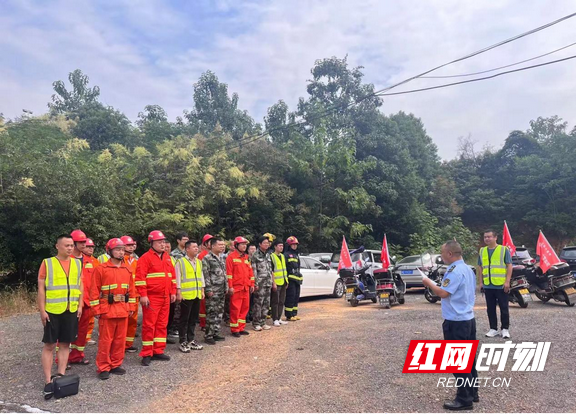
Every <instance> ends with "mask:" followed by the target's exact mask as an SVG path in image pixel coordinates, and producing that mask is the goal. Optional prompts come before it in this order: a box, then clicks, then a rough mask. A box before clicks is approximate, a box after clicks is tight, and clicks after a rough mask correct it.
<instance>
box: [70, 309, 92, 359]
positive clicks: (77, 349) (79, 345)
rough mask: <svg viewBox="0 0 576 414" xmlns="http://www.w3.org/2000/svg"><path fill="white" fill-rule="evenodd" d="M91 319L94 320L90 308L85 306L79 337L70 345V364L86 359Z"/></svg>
mask: <svg viewBox="0 0 576 414" xmlns="http://www.w3.org/2000/svg"><path fill="white" fill-rule="evenodd" d="M90 318H93V316H92V311H91V310H90V306H88V305H86V304H84V306H83V308H82V316H80V320H79V321H78V336H77V337H76V340H75V341H74V342H72V343H71V344H70V356H69V357H68V362H69V363H73V362H80V361H82V360H83V359H84V348H86V342H88V340H87V339H86V336H87V335H88V327H89V325H90Z"/></svg>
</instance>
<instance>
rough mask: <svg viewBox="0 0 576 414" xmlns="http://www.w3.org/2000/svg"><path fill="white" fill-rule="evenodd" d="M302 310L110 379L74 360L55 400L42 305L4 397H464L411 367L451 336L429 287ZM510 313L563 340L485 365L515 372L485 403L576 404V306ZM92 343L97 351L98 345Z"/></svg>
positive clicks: (521, 332)
mask: <svg viewBox="0 0 576 414" xmlns="http://www.w3.org/2000/svg"><path fill="white" fill-rule="evenodd" d="M300 309H301V316H302V320H301V321H298V322H291V323H290V324H288V325H286V326H282V327H279V328H273V329H272V330H270V331H265V332H253V331H250V332H251V335H250V336H247V337H242V338H239V339H236V338H233V337H231V336H229V331H228V329H224V331H225V332H226V336H227V337H226V341H225V342H222V343H219V344H218V345H216V346H208V347H206V348H205V349H204V350H203V351H199V352H192V353H190V354H181V353H180V352H178V350H177V348H176V345H168V350H167V353H168V354H170V355H171V356H172V357H173V359H172V361H170V362H155V363H153V365H152V366H150V367H147V368H146V367H142V366H141V365H140V358H138V356H137V354H128V355H127V358H126V360H125V368H127V370H128V374H127V375H125V376H123V377H119V376H113V377H112V378H111V379H110V380H108V381H100V380H98V379H97V377H96V372H95V367H94V365H93V364H91V365H90V366H82V367H79V366H73V368H72V372H76V373H79V374H80V376H81V392H80V394H79V395H77V396H75V397H71V398H66V399H63V400H50V401H44V400H43V397H42V386H43V384H42V379H41V367H40V348H41V343H40V339H41V337H42V329H41V324H40V320H39V317H38V315H20V316H15V317H10V318H3V319H0V350H1V352H0V366H1V367H2V375H1V376H0V401H3V402H4V403H15V404H21V405H22V404H25V405H28V406H31V407H34V408H39V409H42V410H46V411H52V412H58V411H60V412H62V411H65V412H244V411H250V412H360V411H361V412H375V411H379V412H382V411H388V412H398V411H401V412H409V411H417V412H441V411H443V409H442V402H443V401H444V400H445V399H449V398H451V397H452V396H453V393H454V390H453V389H444V388H437V387H436V384H437V382H438V378H439V377H445V376H447V375H440V374H402V367H403V365H404V360H405V358H406V351H407V348H408V344H409V341H410V340H411V339H442V336H441V323H442V318H441V315H440V305H439V304H430V303H428V302H426V300H425V299H424V297H423V295H422V291H418V290H416V291H414V292H410V293H409V294H408V296H407V299H406V304H404V305H400V306H395V307H393V308H392V309H389V310H385V309H380V308H379V307H378V306H376V305H374V304H372V303H371V302H364V303H363V304H361V305H360V306H358V307H357V308H352V307H350V306H349V305H347V304H346V303H345V302H344V300H343V299H332V298H317V299H314V300H306V301H304V302H303V303H301V306H300ZM510 313H511V321H512V325H511V333H512V340H513V341H514V342H522V341H551V342H552V347H551V349H550V354H549V356H548V362H547V364H546V367H545V370H544V372H528V373H523V372H511V371H510V370H509V368H510V365H511V364H510V363H509V366H508V370H507V371H506V372H504V373H497V372H495V370H492V371H490V372H486V373H483V374H482V375H481V376H482V377H492V378H494V377H511V378H512V380H511V385H510V387H509V388H491V387H487V388H482V389H481V390H480V398H481V401H480V403H479V404H475V411H480V412H502V411H504V412H566V411H570V412H574V411H576V396H575V394H574V392H573V389H574V386H575V385H576V379H575V376H574V368H573V366H572V364H573V363H574V362H573V361H575V360H576V330H575V329H574V320H575V316H576V309H575V308H568V307H567V306H566V305H563V304H560V303H547V304H543V303H541V302H539V301H538V300H537V299H535V302H533V303H531V304H530V306H529V307H528V308H527V309H520V308H519V307H518V306H517V305H511V307H510ZM476 317H477V319H478V329H479V334H482V335H479V339H480V340H481V343H482V342H490V343H492V342H502V339H501V338H500V339H490V340H487V338H484V337H483V333H484V332H485V331H487V330H488V322H487V317H486V310H485V305H484V300H483V298H482V297H481V296H480V295H478V297H477V306H476ZM198 337H200V338H202V334H201V333H199V335H198ZM27 338H30V339H27ZM137 341H138V342H137V345H138V346H139V345H140V343H139V338H138V340H137ZM87 350H88V351H87V356H88V358H90V360H91V361H93V360H94V357H95V353H96V345H91V346H90V345H89V346H88V347H87ZM509 360H510V361H512V359H511V358H509ZM9 407H12V408H11V409H7V406H6V405H4V406H3V404H2V403H0V412H3V411H14V410H15V409H14V408H13V407H14V406H9ZM22 412H25V410H22Z"/></svg>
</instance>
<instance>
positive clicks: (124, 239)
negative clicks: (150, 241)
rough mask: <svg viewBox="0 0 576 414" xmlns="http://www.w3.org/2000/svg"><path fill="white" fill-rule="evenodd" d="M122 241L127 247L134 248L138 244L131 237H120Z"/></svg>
mask: <svg viewBox="0 0 576 414" xmlns="http://www.w3.org/2000/svg"><path fill="white" fill-rule="evenodd" d="M120 240H122V243H124V245H126V246H133V245H135V244H136V242H135V241H134V239H133V238H132V237H130V236H122V237H120Z"/></svg>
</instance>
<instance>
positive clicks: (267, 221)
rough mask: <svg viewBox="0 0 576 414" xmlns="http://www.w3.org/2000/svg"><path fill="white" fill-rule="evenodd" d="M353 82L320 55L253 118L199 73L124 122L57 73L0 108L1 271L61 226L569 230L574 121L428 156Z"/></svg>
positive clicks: (428, 236) (411, 122) (404, 247)
mask: <svg viewBox="0 0 576 414" xmlns="http://www.w3.org/2000/svg"><path fill="white" fill-rule="evenodd" d="M362 78H363V75H362V72H361V68H349V67H348V65H347V62H346V59H337V58H331V59H324V60H319V61H317V62H316V65H315V66H314V68H313V69H312V79H311V80H310V81H309V82H308V88H307V91H308V96H307V97H305V98H301V99H300V101H299V102H298V105H297V107H296V108H293V109H292V110H291V109H290V108H288V106H287V105H286V104H285V103H284V102H283V101H279V102H278V103H276V104H274V105H273V106H272V107H270V108H269V110H268V113H267V116H266V117H265V119H264V124H263V125H261V124H259V123H257V122H255V121H254V119H253V118H251V117H250V115H249V114H248V113H247V112H246V111H242V110H240V109H239V108H238V103H239V97H238V95H236V94H232V95H231V96H230V94H229V92H228V87H227V85H226V84H224V83H221V82H220V81H219V80H218V78H217V77H216V75H215V74H214V73H212V72H206V73H204V74H203V75H202V76H201V77H200V79H199V81H198V82H197V83H196V84H195V86H194V91H193V96H192V98H191V100H192V101H193V102H191V106H192V109H190V110H187V111H184V113H183V116H181V117H178V118H177V119H176V121H175V122H171V121H169V119H168V115H167V114H166V112H165V111H164V110H163V109H162V108H161V107H159V106H157V105H148V106H146V107H145V108H144V110H143V112H141V113H140V114H139V117H138V119H137V121H136V122H135V123H132V122H130V121H129V120H128V118H127V117H126V116H125V115H124V114H123V113H122V112H120V111H119V110H117V109H115V108H112V107H107V106H105V105H103V104H102V103H101V102H100V101H99V95H100V89H99V88H98V87H97V86H95V87H89V79H88V77H87V76H86V75H84V74H83V73H82V72H80V71H79V70H76V71H74V72H72V73H71V74H70V76H69V82H70V86H69V87H68V88H70V89H67V86H66V85H65V83H64V82H61V81H58V82H55V83H54V91H55V94H54V95H53V97H52V102H51V103H50V104H49V105H48V106H49V113H47V114H46V115H42V116H39V117H32V116H29V115H25V116H22V117H21V118H18V119H14V120H9V121H7V120H2V118H0V268H2V269H8V270H16V271H17V272H16V274H18V275H19V277H21V278H25V277H26V274H27V271H28V270H34V269H35V268H36V267H37V265H38V262H39V260H40V259H41V258H42V257H45V256H47V255H49V254H50V253H51V250H52V247H53V243H54V238H55V236H56V235H57V234H60V233H63V232H70V230H72V229H74V228H82V229H83V230H84V231H85V232H86V233H87V234H88V235H89V236H91V237H93V238H94V239H95V241H96V242H97V244H99V245H102V244H103V242H104V241H105V240H107V239H108V238H109V237H112V236H120V235H123V234H129V235H132V236H134V237H135V238H136V239H137V240H138V241H139V242H140V245H141V248H145V247H146V242H145V236H146V235H147V234H148V232H149V231H150V230H152V229H162V230H164V231H165V232H166V233H167V234H174V233H176V232H177V231H180V230H187V231H188V232H189V233H190V234H191V235H193V236H194V237H196V238H198V237H200V236H201V235H202V234H204V233H206V232H210V233H212V234H219V235H221V236H224V237H226V238H228V239H230V238H232V237H234V236H236V235H245V236H247V237H249V238H253V237H254V236H255V235H257V234H261V233H263V232H272V233H274V234H277V235H281V236H283V237H286V236H288V235H296V236H297V237H298V238H299V239H300V242H301V245H302V248H303V249H304V250H305V251H333V250H336V249H338V248H339V244H340V241H341V239H342V236H343V235H345V236H346V237H347V239H348V240H349V245H351V246H358V245H360V244H364V245H365V246H366V247H370V248H380V244H381V240H382V237H383V235H384V233H387V234H388V240H389V242H390V243H391V244H392V251H393V252H395V253H397V254H402V255H405V254H409V253H421V252H422V251H425V250H437V249H438V247H439V246H440V244H441V243H442V242H443V241H445V240H446V239H451V238H453V237H456V239H457V240H459V241H460V242H462V243H463V245H464V247H465V249H466V252H467V253H468V254H470V255H473V254H474V251H476V249H477V247H478V243H479V237H478V234H477V233H474V232H478V231H481V230H483V228H485V227H487V226H495V228H497V229H500V228H501V226H502V221H503V220H504V219H507V220H508V223H509V225H510V227H511V230H512V232H513V235H514V236H516V237H517V239H518V240H519V241H520V242H523V243H527V244H531V243H534V240H535V238H536V234H537V231H538V229H540V228H542V229H545V231H546V233H547V235H548V236H549V239H551V240H553V241H555V242H556V243H564V242H567V241H569V240H570V239H571V238H572V235H573V234H575V230H576V214H575V213H576V211H575V210H576V186H575V185H574V183H573V179H574V176H575V175H574V172H573V168H574V167H573V165H574V162H573V160H574V159H575V157H574V155H575V151H576V132H575V131H572V132H571V133H570V134H568V133H567V132H566V124H565V123H562V121H561V120H560V119H558V118H550V119H538V120H536V121H534V122H532V123H531V125H530V128H529V130H528V131H526V132H520V131H515V132H513V133H511V134H510V136H509V137H508V139H507V140H506V143H505V145H504V147H503V148H502V149H500V150H498V151H484V152H481V153H478V154H477V153H475V152H474V149H473V146H472V145H471V144H470V143H469V142H467V143H465V144H466V145H463V146H462V149H461V151H460V155H459V156H458V158H457V159H455V160H452V161H450V162H445V163H441V162H440V159H439V157H438V154H437V149H436V146H435V145H434V143H433V142H432V139H431V138H430V137H429V136H428V135H427V134H426V131H425V129H424V125H423V124H422V122H421V121H420V120H419V119H418V118H417V117H415V116H414V115H411V114H406V113H403V112H400V113H397V114H393V115H390V116H386V115H384V114H382V113H381V112H380V110H379V107H380V105H381V102H380V100H379V99H378V98H376V97H368V98H366V97H367V96H369V95H370V94H371V92H373V89H374V88H373V85H371V84H366V83H363V79H362ZM360 98H362V99H361V103H360V104H357V105H351V103H353V102H356V101H358V100H360ZM263 131H266V134H265V135H264V134H263V135H262V136H261V138H258V139H255V138H256V137H258V136H259V134H262V132H263ZM469 229H472V230H473V231H474V232H473V231H470V230H469Z"/></svg>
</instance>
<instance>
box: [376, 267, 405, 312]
mask: <svg viewBox="0 0 576 414" xmlns="http://www.w3.org/2000/svg"><path fill="white" fill-rule="evenodd" d="M374 279H375V282H376V296H377V298H378V302H379V304H380V306H384V308H386V309H390V307H391V306H392V305H395V304H399V305H403V304H404V301H405V300H404V294H405V293H406V283H404V281H403V280H402V278H401V277H400V275H396V274H394V273H393V272H391V271H390V270H389V269H375V270H374Z"/></svg>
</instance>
